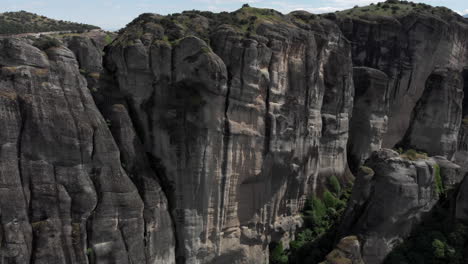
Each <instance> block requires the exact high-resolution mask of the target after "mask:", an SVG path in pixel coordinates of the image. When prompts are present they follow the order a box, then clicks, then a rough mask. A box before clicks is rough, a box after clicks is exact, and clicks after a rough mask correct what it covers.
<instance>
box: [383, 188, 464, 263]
mask: <svg viewBox="0 0 468 264" xmlns="http://www.w3.org/2000/svg"><path fill="white" fill-rule="evenodd" d="M457 193H458V187H457V188H455V189H453V190H451V191H448V192H446V193H444V194H442V195H441V198H440V200H439V202H438V203H437V204H436V205H435V206H434V208H433V209H432V210H431V211H430V212H428V213H427V214H426V215H425V216H424V219H423V220H422V222H421V223H420V224H418V225H417V226H416V227H415V228H414V229H413V232H412V233H411V235H410V236H409V237H408V238H407V239H405V240H404V241H403V243H401V244H400V245H399V246H397V247H396V248H394V249H393V251H392V252H391V253H390V254H389V255H388V256H387V258H386V259H385V260H384V262H383V263H384V264H410V263H411V264H443V263H444V264H445V263H450V264H462V263H466V257H468V248H467V246H468V223H462V222H460V221H457V220H456V219H455V214H454V211H455V201H456V196H457Z"/></svg>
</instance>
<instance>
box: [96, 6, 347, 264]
mask: <svg viewBox="0 0 468 264" xmlns="http://www.w3.org/2000/svg"><path fill="white" fill-rule="evenodd" d="M248 10H249V9H243V11H242V10H241V11H239V12H248ZM271 15H272V16H273V17H275V21H260V22H258V23H257V24H255V31H254V32H252V33H251V34H250V35H246V34H245V33H244V32H242V29H239V27H238V25H236V24H229V23H227V24H220V25H219V26H216V27H214V26H212V25H213V24H215V23H217V21H216V19H217V18H216V17H215V18H206V17H203V16H200V15H192V17H191V18H189V17H188V16H186V17H184V16H181V17H179V18H177V19H178V20H177V21H184V19H190V21H194V22H195V21H198V22H200V23H199V24H191V23H185V24H184V27H182V28H179V27H178V26H177V25H179V23H176V24H177V25H171V24H170V23H171V22H169V21H168V18H165V17H160V16H155V15H144V16H141V17H140V18H139V19H137V20H135V21H134V22H133V23H132V25H129V27H128V28H127V30H126V31H125V32H124V33H123V34H122V35H121V36H120V37H119V38H118V39H117V40H116V41H115V42H114V43H113V44H112V45H111V46H110V47H109V48H108V50H107V51H106V58H105V68H106V69H107V74H108V75H109V76H112V77H110V78H108V79H113V80H114V81H113V82H109V83H107V84H106V85H107V88H106V89H105V91H103V92H102V93H105V94H106V96H105V97H106V98H112V102H110V101H109V100H108V102H105V101H103V102H102V103H100V105H102V107H103V108H106V107H109V105H113V104H115V103H119V104H121V105H123V106H124V107H125V109H126V110H127V112H128V113H130V115H129V117H130V118H131V120H132V123H133V126H134V128H135V131H137V135H138V138H139V140H140V141H141V143H142V145H143V147H144V150H145V151H146V153H147V155H148V156H149V157H150V162H156V161H157V162H158V164H159V165H158V166H160V168H161V172H162V173H161V175H160V177H161V179H163V181H164V184H163V185H164V186H165V188H167V190H169V191H167V192H166V193H169V194H168V199H169V204H170V213H171V215H172V220H173V221H174V225H175V234H176V237H177V245H178V247H177V258H178V260H179V261H182V262H185V263H263V262H267V261H268V244H269V242H270V241H271V240H272V239H274V240H278V239H283V240H284V241H285V242H287V241H289V240H290V239H291V238H292V237H293V236H294V231H295V229H296V228H297V226H299V225H301V219H300V215H299V213H300V210H301V208H302V206H303V203H304V201H305V199H306V197H308V196H309V195H310V194H311V192H313V191H314V190H317V189H320V188H321V187H320V186H321V183H323V182H324V181H325V180H326V177H329V176H331V175H335V176H337V177H338V178H340V179H343V178H344V177H345V172H346V171H347V156H346V144H347V138H348V129H349V124H348V123H349V118H350V116H351V109H352V102H353V94H354V89H353V81H352V68H351V57H350V46H349V43H348V41H347V40H346V39H344V38H343V36H342V34H341V33H340V31H339V29H338V28H337V26H336V25H334V24H333V23H331V22H330V21H327V20H324V19H320V20H319V19H317V20H316V21H312V22H311V23H310V25H302V24H301V23H299V22H298V18H296V17H295V16H292V15H291V16H288V17H286V16H282V15H280V14H278V13H275V12H273V13H272V14H271ZM302 15H306V19H308V18H307V16H310V14H302ZM233 16H234V15H233ZM137 29H141V30H143V33H142V35H141V36H133V33H132V32H134V31H135V30H137ZM204 32H210V34H209V35H208V36H207V35H206V34H204ZM325 32H326V34H324V33H325ZM174 36H176V37H174ZM174 38H175V39H176V40H172V39H174ZM208 42H209V43H208ZM105 116H106V115H105Z"/></svg>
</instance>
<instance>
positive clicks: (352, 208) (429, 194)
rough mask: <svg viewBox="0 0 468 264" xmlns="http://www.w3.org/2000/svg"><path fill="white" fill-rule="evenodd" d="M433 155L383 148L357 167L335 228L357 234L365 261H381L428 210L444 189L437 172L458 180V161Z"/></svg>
mask: <svg viewBox="0 0 468 264" xmlns="http://www.w3.org/2000/svg"><path fill="white" fill-rule="evenodd" d="M437 160H440V163H439V164H438V163H437V162H436V160H435V159H431V158H417V159H414V160H413V159H409V158H408V157H406V156H405V155H401V156H400V154H398V153H397V152H395V151H393V150H389V149H382V150H380V151H378V152H374V153H373V154H372V156H371V157H370V158H369V160H367V162H366V163H365V167H361V168H360V170H359V173H358V174H357V178H356V182H355V185H354V189H353V193H352V196H351V198H350V201H349V203H348V208H347V210H346V212H345V213H344V215H343V222H342V225H341V226H340V233H342V234H353V235H358V236H359V237H360V239H361V243H362V248H361V254H362V258H363V260H364V263H369V264H370V263H381V262H382V261H383V260H384V258H385V257H386V255H387V254H388V253H389V252H390V251H391V250H392V249H393V248H394V247H395V246H396V245H398V244H399V243H400V242H401V241H403V239H405V238H406V237H407V236H408V235H409V234H410V232H411V231H412V229H413V227H414V226H415V225H417V224H418V223H419V222H421V220H422V218H423V217H424V216H425V214H426V213H428V212H429V211H431V209H432V208H433V206H434V205H435V204H436V203H437V201H438V199H439V195H440V194H441V192H443V191H444V184H443V183H442V184H441V185H439V183H437V177H442V178H445V174H443V173H447V175H449V176H451V178H455V179H458V180H459V179H460V176H459V175H458V173H459V171H460V170H459V167H458V166H457V165H455V164H453V163H450V162H448V161H447V160H443V159H441V158H438V159H437ZM439 168H440V169H439ZM442 168H443V169H442ZM441 171H443V172H442V173H441ZM437 174H439V175H437ZM441 175H443V176H441ZM457 183H458V182H457Z"/></svg>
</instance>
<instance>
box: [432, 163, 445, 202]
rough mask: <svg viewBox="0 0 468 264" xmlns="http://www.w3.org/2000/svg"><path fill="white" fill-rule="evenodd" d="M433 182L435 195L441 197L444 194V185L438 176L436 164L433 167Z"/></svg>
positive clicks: (438, 168) (439, 175) (438, 170)
mask: <svg viewBox="0 0 468 264" xmlns="http://www.w3.org/2000/svg"><path fill="white" fill-rule="evenodd" d="M434 170H435V171H434V181H435V187H436V193H437V195H439V196H440V195H443V194H445V188H444V183H443V181H442V176H441V174H440V166H439V165H438V164H435V165H434Z"/></svg>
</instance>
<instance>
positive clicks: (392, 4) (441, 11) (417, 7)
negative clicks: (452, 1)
mask: <svg viewBox="0 0 468 264" xmlns="http://www.w3.org/2000/svg"><path fill="white" fill-rule="evenodd" d="M410 13H419V14H426V15H432V16H436V17H439V18H442V17H444V16H447V15H454V14H455V13H454V12H453V11H451V10H450V9H448V8H446V7H432V6H430V5H427V4H424V3H413V2H408V1H396V0H389V1H386V2H382V3H378V4H371V5H368V6H362V7H359V6H355V7H354V8H351V9H347V10H343V11H340V12H337V13H336V14H337V15H338V16H341V17H351V18H363V17H402V16H406V15H408V14H410Z"/></svg>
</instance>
